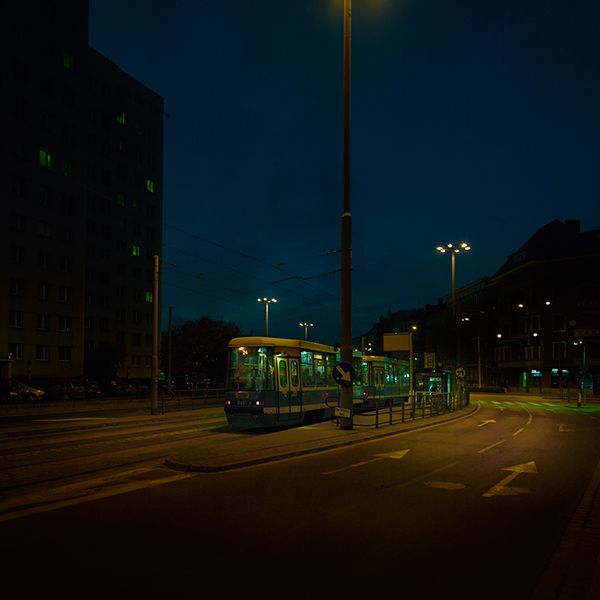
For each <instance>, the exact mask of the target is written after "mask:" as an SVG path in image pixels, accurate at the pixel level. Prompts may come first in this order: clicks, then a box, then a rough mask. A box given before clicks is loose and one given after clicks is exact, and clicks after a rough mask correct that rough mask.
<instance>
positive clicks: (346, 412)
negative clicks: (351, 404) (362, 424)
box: [335, 406, 352, 419]
mask: <svg viewBox="0 0 600 600" xmlns="http://www.w3.org/2000/svg"><path fill="white" fill-rule="evenodd" d="M335 416H336V417H342V418H344V419H349V418H350V417H351V416H352V411H351V410H350V409H349V408H342V407H341V406H336V407H335Z"/></svg>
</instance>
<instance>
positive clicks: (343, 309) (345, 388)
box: [338, 0, 353, 429]
mask: <svg viewBox="0 0 600 600" xmlns="http://www.w3.org/2000/svg"><path fill="white" fill-rule="evenodd" d="M351 48H352V0H344V115H343V117H344V175H343V212H342V231H341V306H340V313H341V328H340V329H341V347H340V358H341V359H342V361H343V362H347V363H349V364H352V213H351V212H350V97H351V94H350V91H351V70H352V69H351ZM340 407H341V408H342V409H344V410H345V411H346V414H348V415H349V416H342V417H340V418H339V421H338V423H339V427H340V429H352V428H353V418H352V385H348V384H346V385H341V386H340Z"/></svg>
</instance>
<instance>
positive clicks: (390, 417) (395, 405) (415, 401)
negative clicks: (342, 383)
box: [353, 391, 469, 428]
mask: <svg viewBox="0 0 600 600" xmlns="http://www.w3.org/2000/svg"><path fill="white" fill-rule="evenodd" d="M372 400H374V403H373V402H371V403H370V404H369V405H368V406H366V407H362V408H358V409H356V408H355V411H354V419H353V422H354V425H355V426H357V427H375V428H379V427H383V426H386V425H394V424H396V423H406V422H408V421H415V420H417V419H426V418H428V417H434V416H436V415H441V414H444V413H448V412H455V411H457V410H460V409H461V408H464V407H465V406H466V405H467V404H469V396H468V392H449V393H440V392H421V391H417V392H415V393H414V394H413V395H412V396H409V397H408V398H398V399H396V400H395V401H389V400H388V401H387V402H381V401H380V400H379V399H377V398H374V399H372Z"/></svg>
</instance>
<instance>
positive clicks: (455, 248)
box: [436, 242, 471, 317]
mask: <svg viewBox="0 0 600 600" xmlns="http://www.w3.org/2000/svg"><path fill="white" fill-rule="evenodd" d="M470 249H471V246H469V244H467V242H461V243H460V244H452V243H450V244H446V245H445V246H438V247H437V248H436V250H437V251H438V252H439V253H440V254H445V253H446V252H449V253H450V255H451V256H452V314H453V315H454V316H455V317H456V255H457V254H459V253H460V252H468V251H469V250H470Z"/></svg>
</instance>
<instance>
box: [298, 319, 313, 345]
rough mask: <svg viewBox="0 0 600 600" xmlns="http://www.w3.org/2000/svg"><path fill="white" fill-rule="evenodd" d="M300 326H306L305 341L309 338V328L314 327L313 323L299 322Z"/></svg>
mask: <svg viewBox="0 0 600 600" xmlns="http://www.w3.org/2000/svg"><path fill="white" fill-rule="evenodd" d="M298 327H304V341H306V340H307V339H308V328H309V327H314V324H313V323H306V322H304V323H298Z"/></svg>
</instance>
